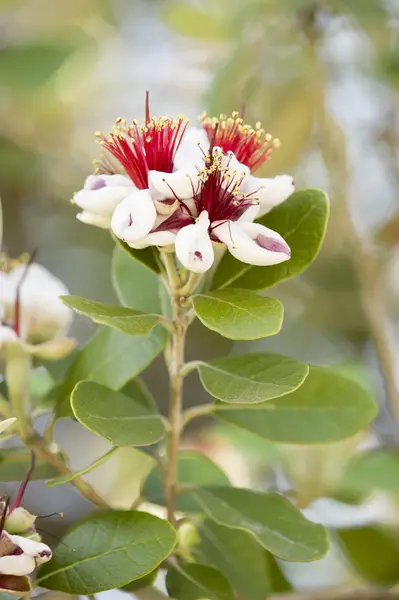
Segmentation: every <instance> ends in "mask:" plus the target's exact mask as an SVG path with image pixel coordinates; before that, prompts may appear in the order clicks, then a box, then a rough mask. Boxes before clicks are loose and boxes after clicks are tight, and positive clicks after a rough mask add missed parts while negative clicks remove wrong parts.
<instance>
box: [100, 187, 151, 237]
mask: <svg viewBox="0 0 399 600" xmlns="http://www.w3.org/2000/svg"><path fill="white" fill-rule="evenodd" d="M156 217H157V213H156V210H155V206H154V202H153V200H152V198H151V195H150V192H149V190H135V191H134V192H132V193H131V194H130V195H129V196H128V197H127V198H125V199H124V200H122V202H121V203H120V204H119V205H118V206H117V207H116V209H115V212H114V214H113V215H112V221H111V229H112V231H113V232H114V233H115V235H116V236H117V237H118V238H120V239H121V240H124V241H125V242H127V243H128V244H129V243H131V242H137V240H140V239H141V238H144V237H145V236H146V235H148V234H149V233H150V231H151V229H152V228H153V226H154V223H155V219H156Z"/></svg>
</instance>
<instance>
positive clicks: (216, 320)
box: [192, 288, 284, 340]
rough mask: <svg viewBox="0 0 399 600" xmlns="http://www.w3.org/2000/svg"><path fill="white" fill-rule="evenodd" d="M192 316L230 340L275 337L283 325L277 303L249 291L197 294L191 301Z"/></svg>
mask: <svg viewBox="0 0 399 600" xmlns="http://www.w3.org/2000/svg"><path fill="white" fill-rule="evenodd" d="M192 302H193V307H194V310H195V314H196V315H197V317H198V318H199V319H200V320H201V321H202V323H203V324H204V325H205V327H208V329H212V330H213V331H217V332H218V333H220V334H221V335H223V336H224V337H227V338H230V339H231V340H257V339H259V338H263V337H267V336H269V335H275V334H276V333H278V332H279V331H280V328H281V325H282V323H283V314H284V309H283V305H282V304H281V302H279V300H276V299H275V298H263V297H262V296H259V295H258V294H254V293H253V292H250V291H248V290H239V289H234V288H231V289H227V290H218V291H216V292H210V293H209V294H206V295H205V294H198V295H196V296H194V297H193V299H192Z"/></svg>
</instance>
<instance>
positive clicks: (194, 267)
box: [175, 210, 214, 273]
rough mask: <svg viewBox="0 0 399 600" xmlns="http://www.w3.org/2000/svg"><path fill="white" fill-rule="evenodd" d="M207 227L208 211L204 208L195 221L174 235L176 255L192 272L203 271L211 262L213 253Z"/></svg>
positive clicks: (208, 267)
mask: <svg viewBox="0 0 399 600" xmlns="http://www.w3.org/2000/svg"><path fill="white" fill-rule="evenodd" d="M208 227H209V218H208V213H207V211H206V210H204V211H202V213H201V214H200V216H199V217H198V219H197V222H196V223H194V224H193V225H187V226H186V227H183V228H182V229H180V231H179V232H178V234H177V236H176V241H175V248H176V256H177V258H178V259H179V260H180V262H181V264H182V265H183V266H184V267H186V269H189V270H190V271H194V273H204V272H205V271H207V270H208V269H210V267H211V266H212V264H213V260H214V253H213V247H212V242H211V239H210V237H209V233H208Z"/></svg>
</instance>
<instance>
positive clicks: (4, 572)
mask: <svg viewBox="0 0 399 600" xmlns="http://www.w3.org/2000/svg"><path fill="white" fill-rule="evenodd" d="M51 556H52V552H51V550H50V548H49V547H48V546H47V545H46V544H42V543H41V542H35V541H33V540H30V539H28V538H24V537H22V536H20V535H9V534H8V533H7V532H6V531H4V530H3V531H2V532H1V534H0V590H1V591H5V592H8V593H9V594H15V595H17V596H21V595H23V594H25V593H27V592H29V591H30V582H29V579H28V578H27V577H26V576H27V575H30V574H31V573H33V571H34V570H35V569H36V567H38V566H39V565H41V564H43V563H45V562H48V561H49V560H50V559H51Z"/></svg>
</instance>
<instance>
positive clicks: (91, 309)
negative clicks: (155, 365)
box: [60, 296, 159, 335]
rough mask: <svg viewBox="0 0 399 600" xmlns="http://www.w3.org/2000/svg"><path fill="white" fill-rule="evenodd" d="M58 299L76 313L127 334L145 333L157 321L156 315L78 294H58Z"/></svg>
mask: <svg viewBox="0 0 399 600" xmlns="http://www.w3.org/2000/svg"><path fill="white" fill-rule="evenodd" d="M60 299H61V300H62V301H63V303H64V304H66V305H67V306H69V308H72V309H73V310H74V311H76V312H77V313H80V314H81V315H85V316H86V317H90V319H91V320H92V321H94V323H100V325H108V327H114V328H115V329H119V331H122V332H123V333H126V334H128V335H145V334H146V333H149V332H150V331H151V329H153V328H154V327H155V325H156V324H157V323H158V321H159V316H158V315H146V314H144V313H141V312H138V311H137V310H132V309H131V308H125V307H124V306H113V305H111V304H103V303H102V302H94V301H93V300H87V299H86V298H80V297H79V296H60Z"/></svg>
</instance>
